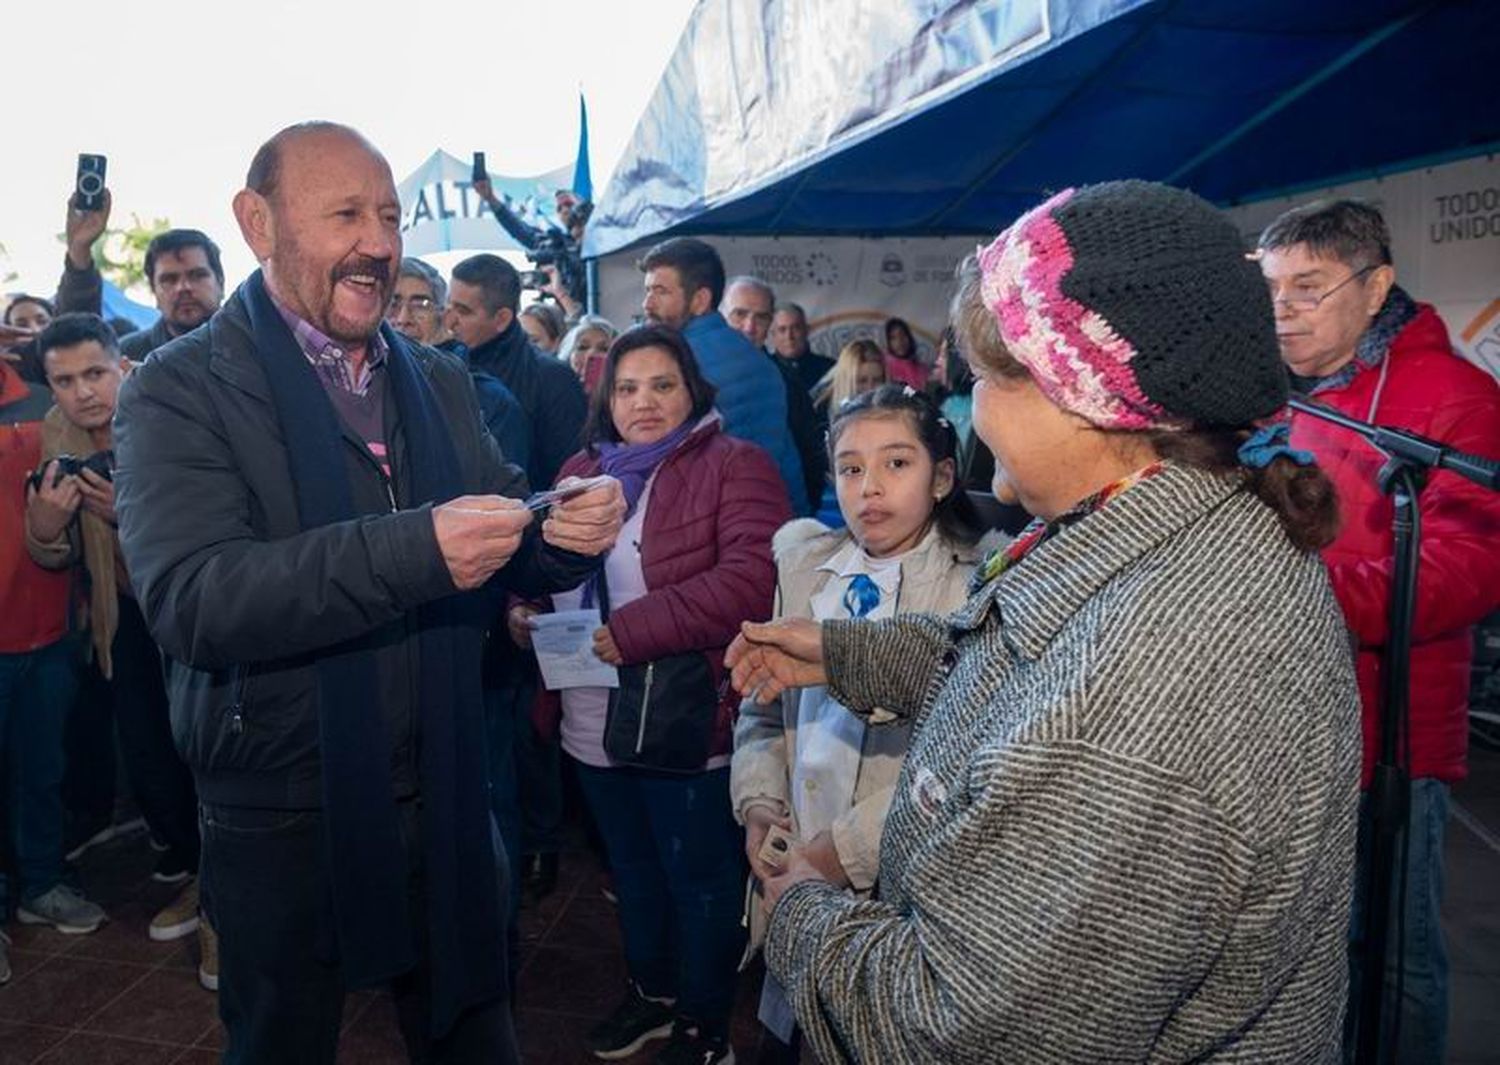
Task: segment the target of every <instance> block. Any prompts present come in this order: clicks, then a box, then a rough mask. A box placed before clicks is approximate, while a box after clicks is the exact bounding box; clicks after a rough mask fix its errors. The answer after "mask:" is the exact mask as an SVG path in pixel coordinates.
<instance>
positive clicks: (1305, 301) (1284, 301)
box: [1271, 263, 1375, 311]
mask: <svg viewBox="0 0 1500 1065" xmlns="http://www.w3.org/2000/svg"><path fill="white" fill-rule="evenodd" d="M1373 269H1375V264H1373V263H1372V264H1371V265H1369V266H1366V267H1364V268H1363V269H1360V270H1356V271H1354V273H1352V274H1350V275H1349V276H1348V277H1346V278H1344V280H1342V281H1340V282H1339V283H1338V284H1337V285H1334V286H1333V287H1332V288H1331V289H1328V290H1327V291H1326V292H1324V293H1322V294H1321V295H1317V296H1278V295H1276V289H1275V288H1274V287H1273V288H1272V289H1271V305H1272V306H1275V307H1289V308H1291V309H1292V310H1294V311H1315V310H1317V309H1318V308H1319V307H1321V306H1322V305H1323V301H1324V300H1326V299H1327V298H1328V297H1329V296H1332V295H1333V294H1334V293H1335V292H1337V291H1338V290H1339V289H1341V288H1343V287H1344V286H1345V285H1347V284H1348V283H1349V282H1351V281H1353V280H1354V279H1355V278H1357V277H1364V276H1365V275H1366V274H1368V273H1369V272H1370V271H1371V270H1373Z"/></svg>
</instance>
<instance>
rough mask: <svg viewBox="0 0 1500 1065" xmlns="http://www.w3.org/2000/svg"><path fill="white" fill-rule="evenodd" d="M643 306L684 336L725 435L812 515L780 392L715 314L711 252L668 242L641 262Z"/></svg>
mask: <svg viewBox="0 0 1500 1065" xmlns="http://www.w3.org/2000/svg"><path fill="white" fill-rule="evenodd" d="M640 266H641V271H642V273H644V274H645V275H646V298H645V299H644V300H643V301H642V303H641V308H642V309H643V310H644V311H645V312H646V317H647V318H649V319H650V320H651V321H653V322H660V323H661V324H663V325H668V326H671V327H672V328H673V329H678V330H681V331H682V335H683V336H685V337H686V338H687V341H688V344H689V345H691V347H692V349H693V355H694V356H696V357H697V359H698V365H699V367H700V368H701V369H702V370H703V376H704V377H707V378H708V379H709V380H710V381H712V382H713V383H714V387H715V388H717V389H718V390H719V398H718V401H717V402H716V403H715V404H714V406H716V407H717V408H718V410H719V413H720V414H722V415H723V416H724V431H725V432H727V433H729V434H730V435H731V436H737V437H740V438H741V439H743V440H749V441H750V442H751V443H754V444H759V445H760V446H761V447H763V448H765V449H766V450H767V451H769V452H770V453H771V458H773V459H774V460H776V467H777V469H779V470H780V471H781V479H782V481H783V482H784V483H785V484H786V489H787V495H788V496H789V497H790V499H791V501H792V510H793V511H795V512H796V513H798V514H808V513H811V511H810V508H809V507H808V502H807V486H806V482H805V481H804V479H803V473H802V463H801V460H800V459H799V458H798V457H797V447H796V445H795V444H794V443H793V442H792V434H791V430H790V429H789V428H788V426H787V414H786V386H785V384H784V383H783V382H782V380H781V375H780V374H779V373H778V372H777V371H776V367H775V366H773V365H772V364H771V363H770V362H769V361H768V360H767V359H766V356H765V353H764V352H762V351H757V350H756V349H755V346H754V345H753V344H751V343H750V341H748V340H746V339H745V337H744V336H743V335H741V334H740V333H738V332H736V331H735V330H734V329H733V328H732V327H731V326H730V324H729V323H728V322H727V321H725V320H724V316H723V315H722V314H720V313H719V310H718V307H719V303H720V302H721V301H722V300H723V298H724V262H723V260H722V259H720V258H719V253H718V252H716V251H714V249H713V248H712V246H710V245H708V244H705V243H704V242H703V241H701V240H694V239H693V238H691V237H674V238H673V239H671V240H666V241H663V242H662V243H660V244H658V245H656V246H655V247H654V248H652V249H651V250H650V251H648V252H647V253H646V255H645V257H644V258H643V259H641V263H640Z"/></svg>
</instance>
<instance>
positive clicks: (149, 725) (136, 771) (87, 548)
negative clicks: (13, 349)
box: [26, 314, 212, 984]
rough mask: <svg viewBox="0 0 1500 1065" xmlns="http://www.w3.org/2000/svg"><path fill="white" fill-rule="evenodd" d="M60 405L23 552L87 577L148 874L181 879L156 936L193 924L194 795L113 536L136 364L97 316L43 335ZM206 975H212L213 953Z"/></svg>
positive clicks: (40, 344)
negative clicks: (124, 407)
mask: <svg viewBox="0 0 1500 1065" xmlns="http://www.w3.org/2000/svg"><path fill="white" fill-rule="evenodd" d="M37 351H38V353H39V355H40V357H41V362H42V368H43V370H44V371H45V373H46V375H47V383H48V385H49V386H50V387H51V389H52V398H53V400H54V402H55V405H54V406H53V408H52V409H51V410H50V411H48V412H47V415H46V417H45V418H44V419H43V422H42V449H41V461H42V466H41V469H40V470H39V471H38V472H37V473H36V474H35V475H34V476H33V477H32V479H31V482H30V485H29V486H28V490H27V503H26V549H27V551H29V552H30V554H31V557H32V559H33V560H34V561H35V562H36V563H37V565H39V566H42V567H43V568H45V569H50V570H68V569H71V568H72V567H74V566H82V568H83V569H84V570H85V571H86V572H87V574H88V578H89V580H88V587H89V598H88V606H87V610H88V613H87V617H86V626H81V627H86V628H87V630H88V632H89V637H90V641H91V643H92V645H93V649H94V655H95V659H96V661H97V663H98V666H99V671H100V673H102V674H103V676H104V678H105V680H106V681H107V682H108V683H109V688H110V694H111V696H112V701H113V706H114V718H115V726H116V728H117V729H118V732H119V737H120V745H121V750H122V753H123V755H124V761H125V768H126V772H127V773H128V774H129V777H130V783H131V790H132V792H133V793H134V794H135V796H136V801H137V802H138V804H139V805H140V808H141V812H142V813H143V814H144V815H145V818H146V822H147V824H148V825H149V827H150V829H151V832H152V834H153V835H154V836H155V837H156V838H157V839H158V840H160V841H161V842H162V843H163V844H165V845H166V848H167V849H166V851H165V852H164V853H163V854H162V856H161V858H160V859H159V860H158V862H157V866H156V871H155V872H154V873H153V874H152V875H153V879H156V880H159V881H162V882H165V883H182V882H184V881H186V882H187V883H186V886H185V887H184V888H183V890H182V892H181V893H180V894H179V896H178V898H177V899H176V900H174V901H173V902H172V903H170V904H169V905H168V906H167V907H166V908H165V909H163V910H162V911H161V912H160V913H159V914H157V915H156V917H155V918H154V919H153V920H152V922H151V927H150V935H151V938H152V939H155V940H172V939H177V938H180V937H182V936H186V935H190V934H191V933H192V932H194V931H195V930H197V929H198V926H199V921H198V891H197V884H196V882H194V881H193V879H192V878H193V877H195V876H196V875H197V872H198V852H199V842H198V825H197V807H198V800H197V795H196V793H195V791H194V788H193V778H192V775H191V774H190V773H189V772H188V770H187V767H186V766H185V765H183V763H182V760H181V759H180V758H179V757H178V756H177V751H176V749H175V747H174V746H173V742H172V733H171V726H170V724H169V722H168V715H167V694H166V686H165V683H164V676H163V669H162V658H161V652H160V651H159V650H158V649H157V646H156V644H155V643H154V642H153V641H152V639H151V637H150V635H149V633H148V632H147V631H146V623H145V620H144V618H143V617H142V615H141V610H140V607H139V606H138V605H137V604H136V600H135V594H134V591H133V589H132V587H131V583H130V576H129V574H128V573H127V571H126V569H125V563H124V560H123V559H122V558H121V556H120V545H119V535H118V533H117V532H116V528H115V527H116V523H117V522H116V517H115V492H114V481H113V477H114V471H113V466H114V451H113V436H112V430H111V421H112V419H113V418H114V414H115V401H116V397H117V395H118V393H119V390H120V384H121V382H122V381H123V380H124V379H125V375H126V374H127V373H128V372H129V368H130V366H131V363H130V362H129V361H128V360H127V359H125V358H124V357H123V356H122V355H121V353H120V349H119V345H118V342H117V341H116V339H115V335H114V332H113V331H112V330H111V329H110V327H109V326H108V325H107V324H106V323H105V322H104V321H103V320H102V319H101V318H99V317H98V316H97V315H93V314H64V315H60V316H58V317H57V318H56V319H54V320H53V321H52V323H51V324H50V325H49V326H48V327H47V328H46V329H44V330H43V331H42V333H41V335H40V336H39V337H38V338H37ZM209 954H210V958H209V962H210V964H209V966H208V968H207V970H206V971H205V973H204V974H203V976H204V978H205V982H206V983H208V984H211V983H212V979H211V977H212V957H211V955H212V950H211V948H210V950H209Z"/></svg>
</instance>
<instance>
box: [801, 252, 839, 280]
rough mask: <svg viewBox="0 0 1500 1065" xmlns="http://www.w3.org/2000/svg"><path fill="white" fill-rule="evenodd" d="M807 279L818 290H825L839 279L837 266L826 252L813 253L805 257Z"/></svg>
mask: <svg viewBox="0 0 1500 1065" xmlns="http://www.w3.org/2000/svg"><path fill="white" fill-rule="evenodd" d="M807 279H808V280H809V281H811V282H812V283H813V284H814V285H817V286H818V287H819V288H826V287H827V286H829V285H832V284H834V283H836V282H837V281H838V279H839V264H838V263H836V262H834V260H833V256H832V255H829V254H828V253H827V252H822V251H815V252H813V253H812V254H811V255H809V256H808V257H807Z"/></svg>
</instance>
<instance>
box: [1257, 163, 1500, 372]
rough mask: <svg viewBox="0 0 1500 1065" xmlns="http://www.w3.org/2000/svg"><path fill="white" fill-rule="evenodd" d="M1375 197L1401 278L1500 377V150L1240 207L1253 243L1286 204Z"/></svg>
mask: <svg viewBox="0 0 1500 1065" xmlns="http://www.w3.org/2000/svg"><path fill="white" fill-rule="evenodd" d="M1340 196H1349V197H1357V198H1359V199H1364V200H1369V201H1371V202H1372V203H1374V204H1376V205H1377V206H1378V207H1379V208H1380V209H1381V212H1382V213H1384V215H1385V218H1386V222H1387V223H1388V224H1389V225H1390V229H1391V257H1392V258H1393V259H1394V260H1395V263H1396V279H1397V282H1398V283H1399V284H1400V285H1401V286H1402V287H1403V288H1405V289H1406V290H1407V291H1408V292H1410V293H1411V294H1412V296H1413V297H1414V298H1416V299H1419V300H1422V301H1423V302H1425V303H1431V304H1432V305H1434V306H1435V307H1436V308H1437V309H1438V313H1439V314H1441V315H1442V318H1443V321H1444V322H1446V323H1447V325H1448V332H1449V334H1450V335H1451V336H1452V338H1453V343H1454V345H1455V346H1456V347H1457V348H1458V349H1459V350H1460V351H1461V352H1462V353H1463V355H1464V356H1465V357H1466V358H1468V359H1470V360H1472V361H1473V362H1475V363H1477V364H1478V365H1480V366H1482V367H1484V368H1485V369H1487V370H1489V372H1490V373H1492V374H1494V375H1495V376H1497V377H1500V158H1496V157H1495V156H1481V157H1477V158H1473V159H1464V160H1461V161H1459V162H1456V163H1446V164H1444V165H1442V166H1434V167H1428V168H1424V169H1420V170H1408V171H1405V172H1403V173H1399V174H1392V175H1390V176H1388V177H1383V178H1378V179H1375V180H1370V181H1357V182H1353V183H1350V184H1347V185H1333V186H1330V187H1329V188H1326V189H1321V190H1317V191H1314V192H1299V193H1297V194H1296V195H1294V196H1285V197H1279V198H1275V199H1269V200H1260V201H1257V202H1255V203H1251V204H1246V205H1245V206H1242V207H1235V208H1232V209H1231V210H1230V211H1229V214H1230V216H1231V217H1232V218H1233V219H1234V220H1235V223H1236V224H1237V225H1238V226H1239V227H1240V230H1241V231H1242V232H1243V233H1244V234H1245V239H1246V242H1247V243H1248V244H1250V245H1251V246H1253V245H1254V243H1255V240H1256V238H1257V237H1258V236H1259V234H1260V231H1261V230H1262V229H1263V228H1265V226H1266V225H1267V224H1268V223H1269V222H1270V221H1271V220H1272V219H1274V218H1275V217H1276V216H1277V215H1279V214H1281V213H1282V212H1283V211H1285V210H1287V209H1288V208H1291V207H1295V206H1297V205H1298V204H1301V203H1307V202H1308V201H1309V200H1313V199H1318V198H1321V197H1340Z"/></svg>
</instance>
